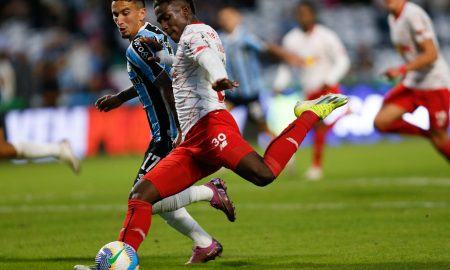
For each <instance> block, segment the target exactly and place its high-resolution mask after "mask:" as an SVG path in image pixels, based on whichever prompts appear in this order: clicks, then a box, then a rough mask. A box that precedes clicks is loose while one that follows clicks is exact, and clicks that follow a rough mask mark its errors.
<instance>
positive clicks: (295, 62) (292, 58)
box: [266, 42, 305, 67]
mask: <svg viewBox="0 0 450 270" xmlns="http://www.w3.org/2000/svg"><path fill="white" fill-rule="evenodd" d="M266 50H267V52H269V53H270V54H272V55H274V56H276V57H277V58H279V59H280V60H281V61H283V62H285V63H286V64H288V65H289V66H292V67H302V66H303V65H304V64H305V61H304V60H303V59H302V58H301V57H300V56H298V55H296V54H294V53H290V52H289V51H287V50H285V49H283V48H282V47H280V46H278V45H276V44H274V43H270V42H267V43H266Z"/></svg>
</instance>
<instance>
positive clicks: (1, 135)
mask: <svg viewBox="0 0 450 270" xmlns="http://www.w3.org/2000/svg"><path fill="white" fill-rule="evenodd" d="M4 126H5V124H4V118H3V116H2V115H0V160H2V159H39V158H48V157H53V158H56V159H59V160H61V161H64V162H65V163H67V164H68V165H69V166H70V168H71V169H72V170H73V171H74V172H75V173H79V172H80V161H79V160H78V158H77V157H76V156H75V155H74V154H73V151H72V147H71V146H70V143H69V141H67V140H63V141H61V142H60V143H47V144H34V143H31V142H25V141H24V142H18V143H9V142H8V141H6V136H5V130H4Z"/></svg>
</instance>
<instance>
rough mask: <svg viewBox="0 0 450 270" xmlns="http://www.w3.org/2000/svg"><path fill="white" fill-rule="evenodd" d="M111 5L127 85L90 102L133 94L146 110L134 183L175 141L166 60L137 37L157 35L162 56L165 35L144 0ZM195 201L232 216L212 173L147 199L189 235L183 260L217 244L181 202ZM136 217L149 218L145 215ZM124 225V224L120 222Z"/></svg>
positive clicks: (113, 104)
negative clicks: (143, 147)
mask: <svg viewBox="0 0 450 270" xmlns="http://www.w3.org/2000/svg"><path fill="white" fill-rule="evenodd" d="M111 11H112V15H113V19H114V22H115V23H116V26H117V28H118V30H119V32H120V34H121V36H122V38H124V39H128V40H129V41H130V45H129V46H128V49H127V52H126V56H127V63H128V74H129V77H130V80H131V82H132V83H133V86H131V87H129V88H128V89H126V90H123V91H121V92H120V93H118V94H116V95H106V96H103V97H101V98H100V99H99V100H98V101H97V102H96V107H97V109H98V110H99V111H104V112H108V111H111V110H113V109H115V108H118V107H119V106H121V105H122V104H123V103H124V102H126V101H128V100H131V99H133V98H135V97H139V100H140V101H141V103H142V105H143V109H144V111H145V113H146V114H147V118H148V123H149V125H150V127H151V137H152V139H151V141H150V143H149V146H148V149H147V151H146V153H145V156H144V160H143V162H142V164H141V166H140V168H139V171H138V173H137V176H136V178H135V179H134V183H137V182H138V181H139V179H140V178H141V177H142V176H143V175H145V174H146V173H148V172H149V171H151V170H152V169H154V167H155V165H156V164H158V162H160V161H161V160H164V158H165V157H166V156H167V155H168V154H169V153H170V151H172V149H173V146H174V145H176V139H175V138H176V137H177V131H176V130H177V129H178V130H179V124H178V120H177V117H176V115H177V114H176V111H175V107H174V103H173V91H172V81H171V79H170V77H169V75H168V72H169V71H170V66H166V65H164V64H161V63H156V62H154V61H148V58H149V57H152V56H153V57H156V56H157V52H156V51H153V50H152V49H151V48H149V47H148V46H146V45H145V44H144V43H142V42H141V40H143V39H145V38H149V39H155V40H157V41H158V42H160V43H161V44H163V50H164V52H166V53H167V54H168V56H170V55H172V47H171V45H170V43H169V41H168V37H167V35H165V34H164V33H163V32H162V31H161V30H160V29H159V28H158V27H156V26H154V25H152V24H150V23H148V22H146V21H145V19H146V15H147V10H146V8H145V1H143V0H112V1H111ZM168 181H169V179H168ZM175 181H176V180H175ZM197 201H209V202H210V203H211V205H212V206H213V207H215V208H217V209H220V210H222V211H223V212H225V214H226V215H227V217H228V219H229V220H230V221H234V219H235V212H234V207H233V205H232V203H231V200H230V199H229V198H228V195H227V192H226V187H225V184H224V182H223V181H222V180H221V179H218V178H215V179H213V180H211V181H209V182H208V183H207V184H205V185H202V186H195V187H191V188H189V189H186V190H184V191H183V192H180V193H179V194H175V195H174V196H170V197H167V198H165V199H164V200H161V201H159V202H158V203H156V204H154V205H153V214H159V215H160V216H161V217H162V218H164V220H165V221H166V222H167V224H169V225H170V226H171V227H172V228H174V229H175V230H177V231H178V232H180V233H182V234H183V235H185V236H186V237H189V238H190V239H192V240H193V242H194V248H193V250H192V256H191V258H190V259H189V261H188V262H187V263H186V264H193V263H204V262H207V261H209V260H214V259H215V258H216V257H218V256H220V255H221V253H222V245H221V244H220V243H219V242H218V241H217V240H215V239H213V238H212V237H211V236H210V235H209V234H208V233H207V232H206V231H205V230H204V229H203V228H202V227H201V226H200V225H199V224H198V223H197V221H196V220H195V219H193V218H192V216H191V215H190V214H189V213H188V212H187V210H186V209H185V208H183V207H184V206H186V205H188V204H191V203H193V202H197ZM142 222H149V220H143V221H142ZM126 227H127V226H126V224H124V228H126ZM126 237H127V230H126V229H124V231H122V232H121V233H120V236H119V239H118V240H119V241H123V239H124V238H125V239H126ZM91 268H92V267H89V266H84V265H76V266H75V269H76V270H84V269H91Z"/></svg>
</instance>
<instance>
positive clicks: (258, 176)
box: [253, 168, 275, 187]
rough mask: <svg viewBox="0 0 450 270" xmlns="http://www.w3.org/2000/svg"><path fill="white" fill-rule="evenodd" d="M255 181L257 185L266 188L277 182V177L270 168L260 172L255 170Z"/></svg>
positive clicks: (262, 169)
mask: <svg viewBox="0 0 450 270" xmlns="http://www.w3.org/2000/svg"><path fill="white" fill-rule="evenodd" d="M254 179H255V181H254V182H253V183H254V184H255V185H257V186H259V187H264V186H267V185H268V184H270V183H272V182H273V180H275V175H273V173H272V171H271V170H270V169H269V168H261V169H259V170H255V172H254Z"/></svg>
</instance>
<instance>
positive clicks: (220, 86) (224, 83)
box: [212, 78, 239, 92]
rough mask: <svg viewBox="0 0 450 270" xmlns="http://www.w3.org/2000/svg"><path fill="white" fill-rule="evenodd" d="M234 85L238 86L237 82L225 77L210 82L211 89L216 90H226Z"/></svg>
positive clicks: (234, 86)
mask: <svg viewBox="0 0 450 270" xmlns="http://www.w3.org/2000/svg"><path fill="white" fill-rule="evenodd" d="M236 87H239V83H238V82H236V81H232V80H230V79H227V78H223V79H220V80H217V81H215V82H214V83H213V84H212V89H214V90H215V91H217V92H219V91H223V90H228V89H233V88H236Z"/></svg>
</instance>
